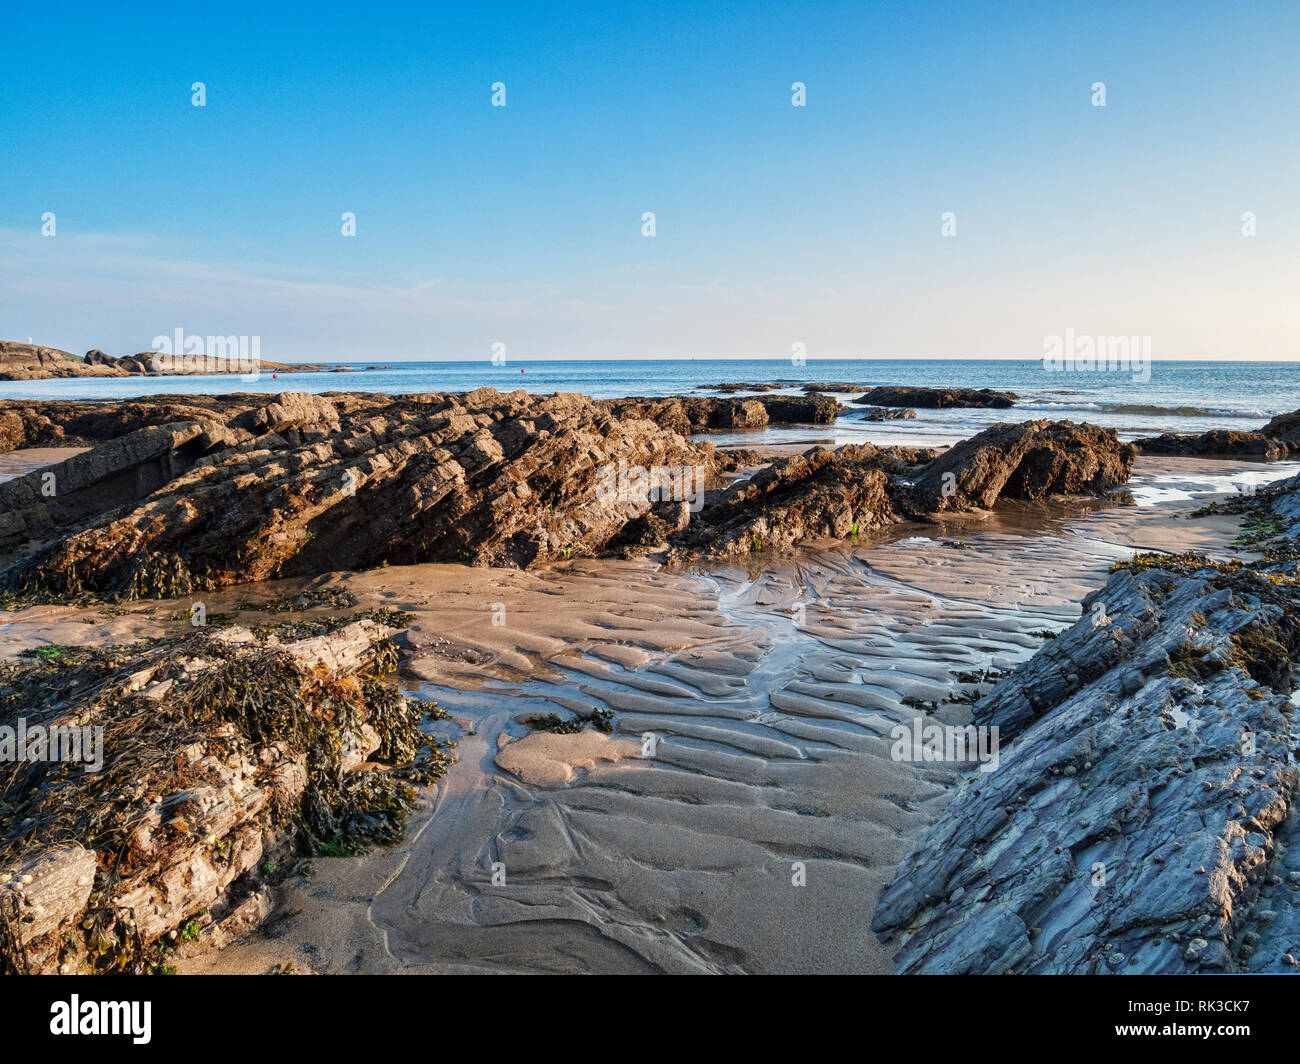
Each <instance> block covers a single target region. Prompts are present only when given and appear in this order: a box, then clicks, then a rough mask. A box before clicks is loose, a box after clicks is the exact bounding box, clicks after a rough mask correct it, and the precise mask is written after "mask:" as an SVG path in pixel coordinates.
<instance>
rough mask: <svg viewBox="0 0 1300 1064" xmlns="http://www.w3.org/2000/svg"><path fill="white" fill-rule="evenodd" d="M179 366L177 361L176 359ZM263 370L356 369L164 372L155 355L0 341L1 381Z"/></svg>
mask: <svg viewBox="0 0 1300 1064" xmlns="http://www.w3.org/2000/svg"><path fill="white" fill-rule="evenodd" d="M178 363H179V360H178ZM253 371H266V372H272V373H356V372H359V371H358V370H357V369H356V368H355V367H352V366H344V365H340V364H331V363H323V362H314V363H306V362H304V363H297V364H294V363H289V362H268V361H266V360H264V359H258V360H256V361H253V362H250V363H248V364H247V365H244V364H242V363H241V362H240V361H239V360H238V359H237V358H236V359H232V360H231V361H230V362H226V361H225V360H224V359H223V360H221V362H220V364H219V365H214V366H213V367H211V368H208V367H203V368H191V367H189V366H184V367H181V366H179V364H178V367H177V368H171V369H168V370H166V371H165V372H164V371H162V370H159V369H157V368H156V366H155V353H154V352H152V351H143V352H140V353H138V354H134V355H122V356H121V357H120V358H119V357H115V356H113V355H108V354H105V353H104V352H103V351H100V350H99V349H98V348H94V349H92V350H90V351H87V352H86V353H85V354H84V355H82V356H80V357H78V356H77V355H74V354H71V353H70V352H68V351H60V350H59V349H58V348H55V347H43V346H41V345H40V344H30V343H28V344H24V343H19V342H17V341H12V340H0V380H4V381H36V380H55V379H61V378H65V377H161V376H182V375H183V376H187V377H194V376H200V377H203V376H220V375H224V374H229V373H232V372H234V373H244V372H253Z"/></svg>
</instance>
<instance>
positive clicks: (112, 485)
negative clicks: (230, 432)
mask: <svg viewBox="0 0 1300 1064" xmlns="http://www.w3.org/2000/svg"><path fill="white" fill-rule="evenodd" d="M219 429H220V427H219V426H217V425H214V424H211V423H205V422H190V423H182V424H177V425H158V426H156V427H154V428H143V429H137V430H136V431H135V432H132V433H128V434H127V435H125V436H122V437H120V438H118V439H114V440H109V441H108V442H106V443H103V444H101V445H100V446H98V447H96V448H94V449H93V450H89V451H86V452H84V453H82V454H77V455H73V456H72V457H71V458H68V459H67V460H65V461H63V462H60V463H59V464H58V465H56V466H53V467H47V468H45V469H42V470H39V471H38V472H37V474H36V475H29V476H25V477H18V478H16V479H14V480H8V481H4V482H2V483H0V550H13V549H15V548H17V547H20V546H22V545H23V544H24V543H26V542H28V541H33V540H36V541H38V540H41V539H44V538H47V537H50V536H54V535H58V534H60V533H61V532H62V531H63V530H65V529H67V528H69V527H73V526H75V525H76V524H77V522H79V521H82V520H85V519H86V518H88V517H92V516H94V515H97V514H101V513H104V512H106V511H109V510H114V509H117V508H118V507H121V506H123V505H124V504H127V503H131V502H135V501H136V500H138V499H141V498H144V497H145V496H146V495H148V494H149V493H150V492H151V491H156V490H157V489H158V488H160V487H162V486H163V485H164V484H167V483H168V482H169V481H171V480H172V479H173V478H175V477H177V476H179V475H180V474H181V473H183V472H185V471H186V470H187V469H189V468H190V467H191V466H193V464H194V463H195V462H196V461H198V458H199V456H200V454H202V453H204V452H205V451H206V450H208V449H209V441H208V437H207V436H206V435H205V434H206V433H210V432H217V431H219Z"/></svg>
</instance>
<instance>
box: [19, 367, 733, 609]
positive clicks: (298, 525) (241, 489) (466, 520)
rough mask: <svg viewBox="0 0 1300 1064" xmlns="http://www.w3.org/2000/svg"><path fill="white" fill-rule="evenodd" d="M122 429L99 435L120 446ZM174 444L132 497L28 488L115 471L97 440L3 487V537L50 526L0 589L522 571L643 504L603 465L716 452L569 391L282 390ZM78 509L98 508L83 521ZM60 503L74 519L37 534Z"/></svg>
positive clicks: (619, 525)
mask: <svg viewBox="0 0 1300 1064" xmlns="http://www.w3.org/2000/svg"><path fill="white" fill-rule="evenodd" d="M196 427H201V428H202V432H201V434H198V435H195V432H196V431H197V430H196ZM145 431H146V432H147V431H150V430H145ZM152 431H153V432H155V433H157V432H158V431H160V430H152ZM134 439H135V437H128V438H126V439H123V440H120V441H116V442H115V444H113V445H112V446H113V447H116V448H118V450H119V451H126V450H128V449H129V448H128V443H129V442H131V441H133V440H134ZM185 442H186V447H189V448H192V450H186V449H185V448H182V447H177V448H174V449H173V450H172V452H170V453H171V455H172V456H173V460H174V462H175V463H176V468H174V469H173V473H174V474H175V475H173V476H171V477H170V478H169V479H167V480H166V481H165V482H164V483H162V484H161V485H155V484H154V483H153V482H152V481H148V482H147V483H146V484H145V487H146V488H147V489H148V490H147V491H143V492H141V491H137V490H136V488H135V487H133V486H130V485H127V486H124V487H123V488H122V489H121V491H120V492H117V493H114V492H105V491H104V490H102V485H103V484H105V483H108V481H106V480H105V479H104V478H103V477H101V478H100V479H99V480H98V481H95V485H96V487H95V490H80V491H78V492H75V493H74V494H73V495H71V496H70V497H69V500H68V502H67V504H66V508H65V509H64V510H60V509H58V508H57V507H53V506H51V505H49V504H48V502H47V501H46V500H44V499H42V497H41V496H40V485H41V483H42V481H41V477H42V476H45V475H50V474H52V475H53V477H54V478H55V482H56V483H60V484H61V483H63V482H64V480H65V477H66V478H68V482H69V483H70V484H72V485H74V486H77V487H81V486H82V485H84V484H85V483H86V482H87V481H88V480H92V479H93V478H90V477H89V476H88V475H86V473H85V471H86V470H89V469H92V468H94V469H98V470H100V471H101V472H102V471H104V470H109V471H112V472H117V471H120V470H123V469H129V468H131V467H130V466H129V465H125V464H124V463H125V461H126V459H125V458H123V456H122V455H121V454H117V453H115V454H114V455H113V460H112V461H111V462H110V461H107V460H101V459H100V458H99V457H97V454H98V452H99V451H100V448H96V449H95V450H93V451H91V452H89V453H88V454H85V455H80V456H77V457H76V458H74V459H70V460H69V461H68V462H65V463H62V464H60V465H55V466H51V467H47V468H46V469H42V470H39V471H37V472H36V473H32V474H28V475H27V476H26V477H22V478H18V479H17V480H15V481H11V482H9V483H8V484H5V485H3V488H4V490H5V494H4V498H6V499H11V500H15V503H16V504H18V505H16V508H15V509H14V511H13V513H12V514H10V516H9V519H8V524H7V526H6V527H7V529H8V533H9V537H10V539H11V540H12V539H16V538H20V537H21V536H22V535H30V534H32V533H33V532H34V531H36V532H39V531H40V530H42V529H46V530H49V531H50V532H51V534H52V533H54V532H57V533H58V534H59V535H58V538H57V539H53V540H52V541H51V542H50V543H48V544H47V545H46V546H44V547H42V548H40V549H38V550H37V551H36V552H35V553H34V554H33V555H32V556H31V557H28V558H25V559H23V560H21V561H20V562H18V563H16V564H15V565H14V566H11V567H10V569H8V570H6V571H5V572H4V573H3V574H2V575H0V582H2V583H3V586H4V587H6V588H8V589H9V590H11V591H16V592H20V593H26V594H33V595H38V596H40V595H44V596H60V595H71V594H78V593H81V592H83V591H88V592H93V593H97V594H101V595H116V596H122V595H125V596H127V597H133V596H139V595H145V596H151V597H152V596H168V595H175V594H187V593H189V592H190V591H191V590H192V589H194V588H200V587H211V586H225V585H228V584H233V583H243V582H246V581H250V580H263V579H270V578H272V577H276V576H293V575H312V574H316V573H320V572H327V571H332V570H336V569H339V568H362V567H367V566H373V565H378V564H381V563H385V562H387V563H398V564H400V563H409V562H416V561H466V562H472V563H475V564H482V565H489V564H490V565H506V566H516V567H526V566H528V565H530V564H533V563H535V562H538V561H545V560H548V559H554V558H562V557H569V556H572V554H574V553H583V554H594V553H598V552H600V551H602V550H603V549H605V547H606V545H607V544H608V543H609V541H610V540H611V539H613V537H614V536H615V535H617V534H618V533H619V532H620V531H621V530H622V529H623V528H624V526H626V525H627V523H628V522H629V521H631V520H633V519H634V518H636V517H639V516H641V515H643V514H645V513H646V512H648V510H649V509H650V507H651V505H652V504H653V503H654V502H655V500H654V499H652V498H649V497H646V496H644V495H643V496H642V497H639V498H638V497H637V496H636V492H635V490H628V489H630V488H631V485H628V484H624V485H622V486H621V487H620V485H619V484H617V483H615V481H616V480H617V478H616V477H614V476H612V475H610V472H611V471H613V470H618V469H621V468H631V469H634V470H635V469H642V470H652V469H655V468H658V469H660V470H667V471H674V470H675V471H677V472H678V473H681V472H682V471H688V472H689V474H690V479H691V481H692V483H693V485H696V486H699V487H702V484H701V483H700V482H701V481H702V480H703V479H704V478H706V477H707V476H708V475H710V474H712V473H713V471H714V468H715V461H716V460H715V458H714V452H713V449H712V447H711V446H708V445H699V444H692V443H689V442H687V441H686V440H684V439H682V438H681V437H680V436H679V435H677V434H676V433H675V432H672V431H669V430H665V429H660V428H658V427H656V426H655V425H653V424H651V423H649V422H643V421H636V420H631V419H619V418H616V417H613V416H611V415H610V414H609V412H608V411H607V410H606V409H604V408H603V407H601V406H599V405H597V404H595V403H593V402H592V401H591V400H590V399H587V398H585V397H582V396H574V395H556V396H551V397H548V398H541V397H536V396H530V395H528V394H526V393H524V392H515V393H512V394H510V395H501V394H500V393H498V392H496V391H495V390H493V389H490V388H489V389H480V390H478V391H475V392H470V393H468V394H466V395H463V396H440V395H431V396H399V397H395V398H394V397H382V398H381V399H379V400H375V399H373V398H372V399H367V400H354V398H353V397H348V396H340V397H336V398H333V399H325V398H322V397H308V396H293V395H288V394H284V395H280V396H278V397H277V398H276V401H275V402H274V403H271V404H269V405H266V406H260V407H258V408H256V409H251V410H250V409H243V410H241V411H239V412H238V413H236V414H235V415H234V416H233V417H231V418H230V419H229V420H228V421H227V422H226V423H225V425H221V424H219V423H215V424H214V423H212V422H195V423H193V426H191V427H190V428H189V429H188V430H187V435H186V441H185ZM137 457H138V456H137ZM144 457H145V458H147V460H148V462H149V463H156V461H157V459H156V458H155V456H154V454H153V452H152V451H151V452H149V453H148V454H147V455H145V456H144ZM620 463H622V465H620ZM134 468H135V469H136V470H139V469H140V468H142V467H141V465H140V464H137V465H136V466H135V467H134ZM150 468H151V469H152V468H154V465H152V464H151V465H150ZM696 470H698V471H699V473H698V475H696V472H695V471H696ZM606 486H608V487H609V488H610V489H611V490H609V491H606V492H602V488H603V487H606ZM24 501H25V503H26V505H22V503H23V502H24ZM94 505H100V506H102V508H103V512H101V513H97V514H94V515H92V516H85V511H86V510H87V509H89V508H92V507H93V506H94ZM68 508H73V509H75V512H73V509H68ZM65 514H66V515H68V516H71V517H75V518H77V521H78V523H76V524H74V525H72V526H71V527H62V526H60V527H56V528H51V525H52V524H53V525H55V526H58V525H59V520H60V518H61V517H62V516H64V515H65ZM0 531H3V530H0Z"/></svg>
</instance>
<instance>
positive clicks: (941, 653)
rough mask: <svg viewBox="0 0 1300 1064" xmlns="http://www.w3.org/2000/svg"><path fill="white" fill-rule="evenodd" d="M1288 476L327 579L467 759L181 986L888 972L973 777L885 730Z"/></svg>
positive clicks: (1, 627) (124, 631)
mask: <svg viewBox="0 0 1300 1064" xmlns="http://www.w3.org/2000/svg"><path fill="white" fill-rule="evenodd" d="M1289 471H1294V469H1293V467H1291V466H1287V467H1282V466H1276V465H1275V466H1262V465H1252V464H1251V463H1241V462H1238V463H1216V462H1205V461H1202V460H1195V459H1160V460H1141V461H1140V463H1139V466H1138V468H1137V470H1136V476H1135V478H1134V483H1133V485H1132V486H1131V491H1132V493H1133V495H1134V496H1136V497H1140V498H1146V497H1149V498H1151V499H1152V500H1153V502H1154V504H1153V505H1147V506H1134V505H1125V504H1123V501H1122V500H1123V497H1122V496H1121V497H1117V498H1116V499H1111V500H1088V501H1072V502H1068V503H1046V504H1034V505H1029V504H1024V505H1006V506H1003V507H1000V508H999V510H998V511H997V512H996V513H994V514H987V515H980V516H962V517H959V518H952V519H946V520H944V521H942V522H940V523H937V524H927V525H908V526H896V527H894V528H891V529H889V530H888V531H887V533H885V534H882V535H880V536H877V537H875V538H873V539H871V540H867V539H865V538H864V539H863V540H861V541H860V542H859V543H857V544H851V543H850V544H845V543H825V544H813V545H809V546H807V547H806V548H804V549H802V550H801V551H799V552H798V553H797V554H795V555H793V556H791V557H787V558H770V557H766V556H762V555H756V556H754V557H753V558H752V559H751V560H750V564H749V566H748V568H746V569H742V568H737V567H734V566H713V565H709V566H699V567H693V568H691V569H689V570H685V571H680V572H674V571H668V570H666V569H663V568H661V567H659V566H658V565H657V564H656V563H655V562H654V560H652V559H647V560H640V561H635V562H623V561H611V560H582V561H577V562H573V563H565V564H562V565H559V566H555V567H552V568H549V569H543V570H537V571H530V572H517V571H513V570H490V569H468V568H465V567H461V566H447V565H424V566H412V567H402V568H396V567H394V568H384V569H376V570H371V571H369V572H365V573H346V574H334V575H332V576H330V577H327V578H323V579H317V580H314V581H311V582H310V584H311V585H312V586H319V585H325V584H329V585H338V586H341V587H345V588H347V589H348V590H350V591H351V592H352V593H353V594H354V595H355V596H356V598H357V607H356V608H357V609H363V608H367V607H371V606H380V605H383V606H390V607H393V608H398V609H405V610H410V611H412V612H413V613H415V614H416V620H415V622H414V623H413V624H412V625H411V627H410V629H409V630H408V631H407V632H406V633H405V634H404V635H403V636H401V637H400V638H399V642H401V643H403V644H404V645H405V647H406V648H407V649H408V651H409V654H408V655H407V659H406V663H405V671H404V673H403V675H402V683H403V684H404V685H405V686H407V687H409V688H410V689H412V690H413V691H415V692H417V693H419V694H421V695H423V696H425V697H430V698H433V699H435V700H436V701H438V702H440V703H442V704H443V705H445V706H446V707H447V708H448V709H449V710H450V712H451V714H452V717H453V719H454V722H455V723H454V725H451V724H449V723H448V722H441V723H439V724H438V725H437V727H438V728H439V730H440V733H445V734H449V735H457V736H458V737H459V743H460V745H459V749H458V753H459V755H460V762H459V764H457V765H456V766H454V767H453V768H452V769H451V771H450V772H449V773H448V775H447V776H446V778H445V779H444V780H443V781H442V782H441V783H440V784H439V785H438V786H437V787H436V788H430V789H429V790H428V791H427V792H426V793H425V799H426V800H425V803H424V805H423V807H422V808H421V809H419V810H418V811H417V812H416V813H415V814H414V815H413V817H412V819H411V821H410V824H409V828H408V832H407V835H406V838H405V839H404V841H403V842H402V843H401V844H399V845H397V846H395V847H393V848H391V849H387V850H380V851H376V852H374V853H372V854H371V855H369V856H366V857H363V858H351V859H343V858H314V859H312V861H311V862H310V863H309V870H308V871H307V872H306V873H305V874H302V875H298V876H295V877H293V878H291V879H289V880H287V881H286V882H285V883H283V884H282V886H281V889H280V891H279V895H280V897H279V905H278V915H277V916H275V917H273V919H272V922H271V923H270V924H269V925H268V926H267V927H266V928H265V929H264V930H262V931H260V932H257V933H254V934H253V935H251V936H249V937H248V938H246V939H244V940H242V941H240V942H237V943H235V944H233V945H231V946H229V947H228V948H226V949H225V950H223V951H221V952H220V953H216V952H202V953H198V954H197V955H195V956H190V957H186V956H184V955H183V953H184V951H181V952H182V956H180V957H179V958H178V964H179V966H180V969H181V971H183V972H265V971H268V970H270V969H271V968H272V967H273V966H274V965H277V964H279V965H284V964H287V963H292V964H293V966H294V968H295V970H298V971H319V972H331V973H346V972H582V971H599V972H739V971H745V972H887V971H889V970H890V954H891V952H892V951H891V949H890V946H889V944H888V943H885V944H882V943H879V942H877V941H876V939H875V936H874V935H873V934H872V933H871V931H870V923H871V917H872V913H873V911H874V909H875V905H876V900H877V897H878V895H879V893H880V891H881V889H882V887H883V886H884V885H885V884H886V883H887V882H888V881H889V879H890V878H891V877H892V875H893V872H894V870H895V868H896V866H897V864H898V862H899V861H900V860H901V859H902V857H903V856H904V855H905V853H906V852H907V850H908V849H909V848H910V846H911V845H912V843H913V842H914V840H915V839H916V837H917V836H918V835H919V833H920V831H921V830H922V829H923V827H924V826H925V825H926V824H927V823H929V822H930V821H931V820H932V819H933V818H934V817H935V816H936V815H937V813H938V812H939V811H940V810H941V809H942V807H943V805H944V803H945V802H946V800H947V798H948V796H949V794H950V793H951V789H952V787H953V786H954V783H955V780H956V778H957V776H956V773H957V771H958V769H957V768H955V767H954V766H950V765H943V764H911V763H900V762H895V761H894V760H892V759H891V758H890V746H891V740H890V737H889V732H890V729H891V728H892V727H894V726H895V725H896V724H900V723H910V722H911V721H912V720H913V719H915V718H916V717H917V716H918V715H924V716H925V718H926V719H927V720H935V721H938V722H940V723H949V722H950V723H961V722H964V721H965V720H967V719H968V718H969V708H968V705H967V704H965V703H964V702H953V701H951V699H952V698H953V697H955V696H956V697H963V696H970V695H973V694H976V693H978V692H979V691H983V690H987V689H988V687H989V686H990V684H989V683H983V684H979V685H972V684H971V683H969V682H964V681H963V680H961V679H960V678H959V677H958V675H957V674H959V673H975V672H978V671H979V670H986V669H987V670H1002V669H1006V668H1009V667H1011V666H1013V665H1015V664H1017V663H1019V662H1021V661H1023V660H1025V659H1026V658H1028V657H1029V656H1030V655H1032V653H1033V652H1034V650H1035V649H1036V648H1037V647H1038V646H1039V645H1040V644H1041V642H1042V640H1043V638H1044V634H1043V633H1044V632H1047V631H1052V630H1055V629H1059V628H1062V627H1064V626H1065V625H1068V624H1069V623H1072V621H1073V620H1074V619H1075V618H1076V617H1077V616H1078V614H1079V605H1078V603H1079V600H1080V599H1081V598H1082V597H1083V596H1084V595H1085V594H1086V593H1088V592H1089V591H1091V590H1093V589H1094V588H1095V587H1097V586H1099V585H1100V584H1101V583H1102V582H1103V581H1104V579H1105V573H1106V570H1107V569H1108V568H1109V566H1110V565H1111V564H1112V563H1113V562H1114V561H1115V560H1117V559H1120V558H1123V557H1127V556H1128V555H1129V554H1130V553H1131V552H1132V551H1133V550H1134V549H1141V550H1150V549H1159V550H1186V549H1200V550H1207V551H1209V552H1211V553H1222V552H1223V551H1224V548H1225V546H1226V544H1227V543H1228V542H1229V540H1231V538H1232V537H1233V536H1234V535H1235V534H1236V530H1237V527H1238V521H1237V519H1235V518H1228V517H1215V518H1209V519H1196V520H1189V519H1187V516H1186V515H1187V514H1188V513H1189V512H1190V511H1191V510H1192V509H1195V508H1196V507H1197V506H1200V505H1202V504H1203V503H1204V501H1206V500H1205V498H1203V497H1202V498H1197V499H1196V500H1195V501H1189V500H1188V499H1187V498H1185V497H1180V495H1185V494H1186V493H1184V492H1180V490H1179V486H1180V485H1183V486H1186V485H1188V484H1192V485H1195V484H1201V485H1202V486H1205V485H1206V484H1208V485H1209V486H1211V487H1212V486H1215V485H1216V484H1218V482H1217V481H1213V480H1212V479H1211V480H1209V481H1207V480H1206V478H1207V477H1208V478H1214V477H1218V476H1224V477H1238V476H1240V475H1241V474H1243V473H1254V474H1256V476H1257V478H1258V479H1259V480H1260V482H1262V481H1263V480H1265V479H1273V478H1275V477H1277V476H1278V475H1280V474H1282V473H1284V472H1289ZM1161 499H1163V500H1164V501H1159V500H1161ZM307 583H308V582H304V581H295V582H289V581H277V582H273V583H271V584H266V585H260V586H258V587H255V588H239V589H231V590H229V591H226V592H223V593H222V594H219V595H209V596H206V597H205V604H206V606H207V609H208V612H209V614H212V613H216V612H221V611H225V610H230V609H231V608H232V607H233V605H234V604H235V603H238V602H246V601H248V600H249V599H251V598H254V597H255V596H257V597H266V598H271V597H279V596H283V595H286V594H289V593H292V592H294V591H296V590H298V589H300V588H302V587H303V586H307ZM188 605H189V604H188V602H185V603H148V604H136V605H133V606H130V607H128V608H127V612H125V613H123V614H121V615H114V614H113V612H105V611H102V610H100V611H96V610H94V609H91V610H80V611H76V610H69V609H67V608H65V607H39V608H36V609H32V610H28V611H25V612H24V613H22V614H19V615H0V619H3V620H7V621H8V622H9V623H5V624H0V653H8V654H11V653H14V652H16V651H17V650H18V649H21V648H23V647H28V646H34V645H40V644H41V643H78V642H80V643H85V642H95V643H101V644H102V643H111V642H122V641H126V640H128V639H130V638H133V637H136V636H138V635H140V634H145V633H155V632H157V631H159V630H160V629H164V628H171V629H172V630H181V628H182V626H184V625H185V624H186V621H185V619H184V611H185V610H186V609H187V608H188ZM242 619H244V620H247V621H249V622H257V621H261V620H264V619H266V618H265V616H264V615H261V614H257V613H249V614H246V615H245V616H244V617H243V618H242ZM277 619H278V618H277ZM932 703H933V704H937V706H936V707H930V706H929V705H928V704H932ZM923 704H925V705H923ZM593 707H599V708H602V709H609V710H612V711H613V712H614V713H615V722H614V728H615V730H614V733H613V735H612V736H610V737H609V738H608V739H607V738H606V737H604V736H599V737H596V733H594V732H590V731H588V732H584V733H581V734H579V735H573V736H551V735H546V736H539V735H537V734H536V733H533V737H532V738H528V739H522V737H523V736H525V735H529V734H530V733H529V729H528V727H527V726H526V725H525V724H523V723H522V722H521V720H520V718H521V717H526V716H528V715H530V714H533V713H539V712H542V713H545V712H561V713H562V712H565V711H574V712H578V713H588V712H590V710H591V709H592V708H593ZM647 737H649V739H648V738H647ZM651 740H653V750H651V749H650V741H651ZM520 741H522V742H523V744H524V745H523V746H520V747H519V748H518V749H517V750H511V746H513V745H514V744H515V743H516V742H520ZM800 884H802V885H800Z"/></svg>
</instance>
